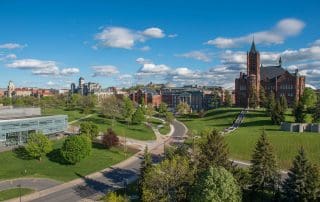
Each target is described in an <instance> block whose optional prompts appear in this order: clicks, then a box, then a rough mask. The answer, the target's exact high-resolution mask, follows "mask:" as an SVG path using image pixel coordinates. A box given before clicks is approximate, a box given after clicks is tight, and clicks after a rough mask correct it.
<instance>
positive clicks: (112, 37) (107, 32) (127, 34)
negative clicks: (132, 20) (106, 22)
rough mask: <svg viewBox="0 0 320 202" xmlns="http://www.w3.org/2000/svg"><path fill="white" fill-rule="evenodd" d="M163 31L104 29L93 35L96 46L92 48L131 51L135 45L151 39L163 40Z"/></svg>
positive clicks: (153, 29)
mask: <svg viewBox="0 0 320 202" xmlns="http://www.w3.org/2000/svg"><path fill="white" fill-rule="evenodd" d="M164 36H165V34H164V32H163V30H161V29H160V28H157V27H151V28H147V29H145V30H143V31H137V30H131V29H128V28H125V27H105V28H104V29H103V30H102V31H101V32H99V33H97V34H96V35H95V37H94V38H95V40H97V41H98V44H97V45H95V46H94V47H96V48H97V47H98V46H100V47H101V46H102V47H111V48H124V49H132V48H133V47H134V46H135V44H137V43H142V42H145V41H146V40H148V39H151V38H158V39H159V38H163V37H164Z"/></svg>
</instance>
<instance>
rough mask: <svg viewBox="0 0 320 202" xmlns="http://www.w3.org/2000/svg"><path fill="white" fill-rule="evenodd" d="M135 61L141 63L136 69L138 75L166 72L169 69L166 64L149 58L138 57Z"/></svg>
mask: <svg viewBox="0 0 320 202" xmlns="http://www.w3.org/2000/svg"><path fill="white" fill-rule="evenodd" d="M136 62H137V63H138V64H140V65H141V67H140V69H139V70H138V74H139V75H143V74H148V75H150V74H166V73H168V72H169V71H170V70H171V69H170V67H169V66H167V65H164V64H155V63H153V62H152V61H151V60H147V59H144V58H138V59H137V60H136Z"/></svg>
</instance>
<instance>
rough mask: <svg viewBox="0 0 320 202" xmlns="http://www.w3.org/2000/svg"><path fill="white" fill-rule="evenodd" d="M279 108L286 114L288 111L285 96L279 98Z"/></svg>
mask: <svg viewBox="0 0 320 202" xmlns="http://www.w3.org/2000/svg"><path fill="white" fill-rule="evenodd" d="M280 106H281V107H282V111H283V112H284V113H286V111H287V109H288V101H287V98H286V96H281V97H280Z"/></svg>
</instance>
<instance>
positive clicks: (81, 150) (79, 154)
mask: <svg viewBox="0 0 320 202" xmlns="http://www.w3.org/2000/svg"><path fill="white" fill-rule="evenodd" d="M91 150H92V144H91V140H90V138H89V137H88V136H86V135H73V136H69V137H68V138H67V139H66V140H65V141H64V143H63V145H62V148H61V154H62V156H63V158H64V159H65V160H66V161H67V162H69V163H70V164H76V163H78V162H80V161H81V160H82V159H84V158H85V157H87V156H89V155H90V153H91Z"/></svg>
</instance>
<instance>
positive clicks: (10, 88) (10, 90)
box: [7, 81, 15, 97]
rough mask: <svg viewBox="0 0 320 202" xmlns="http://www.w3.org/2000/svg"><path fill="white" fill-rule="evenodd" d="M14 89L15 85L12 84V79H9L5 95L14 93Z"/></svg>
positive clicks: (9, 95)
mask: <svg viewBox="0 0 320 202" xmlns="http://www.w3.org/2000/svg"><path fill="white" fill-rule="evenodd" d="M14 91H15V86H14V84H13V82H12V81H9V84H8V91H7V92H8V94H7V96H8V97H12V95H13V93H14Z"/></svg>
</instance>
